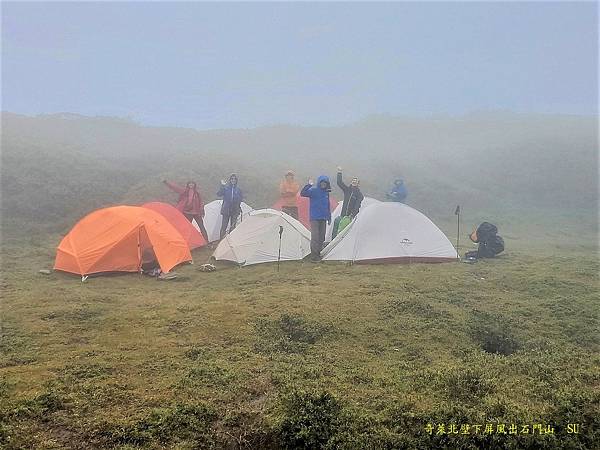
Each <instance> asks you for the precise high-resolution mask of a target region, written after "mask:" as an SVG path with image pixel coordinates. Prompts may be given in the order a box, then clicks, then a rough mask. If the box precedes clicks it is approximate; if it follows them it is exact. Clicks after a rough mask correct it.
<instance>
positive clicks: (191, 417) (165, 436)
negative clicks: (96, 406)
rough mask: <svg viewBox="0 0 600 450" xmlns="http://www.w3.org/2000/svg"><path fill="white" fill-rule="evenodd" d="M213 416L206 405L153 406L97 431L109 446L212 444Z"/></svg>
mask: <svg viewBox="0 0 600 450" xmlns="http://www.w3.org/2000/svg"><path fill="white" fill-rule="evenodd" d="M215 419H216V414H215V413H214V412H213V411H212V409H210V408H208V407H207V406H206V405H203V404H200V405H175V406H173V407H172V408H167V409H165V408H160V409H155V410H153V411H151V412H150V414H149V415H148V416H146V417H144V418H142V419H141V420H139V421H137V422H135V423H133V424H130V425H125V426H122V425H107V426H106V427H105V428H104V429H101V430H100V431H99V432H97V433H96V434H97V437H99V438H100V439H101V440H103V441H104V442H105V443H106V444H108V445H112V446H115V445H146V444H149V443H151V442H160V443H161V444H163V445H164V444H170V443H175V442H180V441H193V442H194V444H195V446H196V448H211V447H213V446H214V444H215V440H214V436H213V433H212V423H213V422H214V421H215Z"/></svg>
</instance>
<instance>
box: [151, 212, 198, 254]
mask: <svg viewBox="0 0 600 450" xmlns="http://www.w3.org/2000/svg"><path fill="white" fill-rule="evenodd" d="M142 208H148V209H151V210H152V211H156V212H157V213H159V214H161V215H162V216H163V217H164V218H165V219H167V220H168V221H169V223H170V224H171V225H173V226H174V227H175V228H176V229H177V231H179V234H181V236H183V238H184V239H185V241H186V242H187V243H188V247H189V248H190V250H193V249H195V248H199V247H202V246H204V245H206V244H207V242H206V240H204V237H203V236H202V234H200V232H199V231H198V230H196V228H195V227H194V226H193V225H192V223H191V222H190V221H189V220H187V219H186V218H185V216H184V215H183V213H182V212H181V211H179V210H178V209H177V208H175V207H174V206H172V205H169V204H168V203H163V202H149V203H144V204H143V205H142Z"/></svg>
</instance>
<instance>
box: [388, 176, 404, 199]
mask: <svg viewBox="0 0 600 450" xmlns="http://www.w3.org/2000/svg"><path fill="white" fill-rule="evenodd" d="M407 195H408V192H407V191H406V186H405V185H404V181H403V180H402V179H400V178H398V179H396V181H394V186H392V190H391V191H390V193H389V194H385V196H386V197H387V198H388V199H390V200H391V201H392V202H398V203H404V200H406V196H407Z"/></svg>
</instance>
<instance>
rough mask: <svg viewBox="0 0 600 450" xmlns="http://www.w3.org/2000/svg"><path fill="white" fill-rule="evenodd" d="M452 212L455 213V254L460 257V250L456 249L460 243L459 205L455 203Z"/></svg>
mask: <svg viewBox="0 0 600 450" xmlns="http://www.w3.org/2000/svg"><path fill="white" fill-rule="evenodd" d="M454 214H455V215H456V256H457V257H458V258H459V259H460V250H459V249H458V246H459V243H460V205H456V210H455V211H454Z"/></svg>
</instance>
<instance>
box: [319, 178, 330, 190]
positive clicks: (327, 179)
mask: <svg viewBox="0 0 600 450" xmlns="http://www.w3.org/2000/svg"><path fill="white" fill-rule="evenodd" d="M322 181H324V182H325V183H327V189H329V190H331V183H330V182H329V177H328V176H327V175H321V176H319V178H317V186H318V187H321V182H322Z"/></svg>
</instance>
